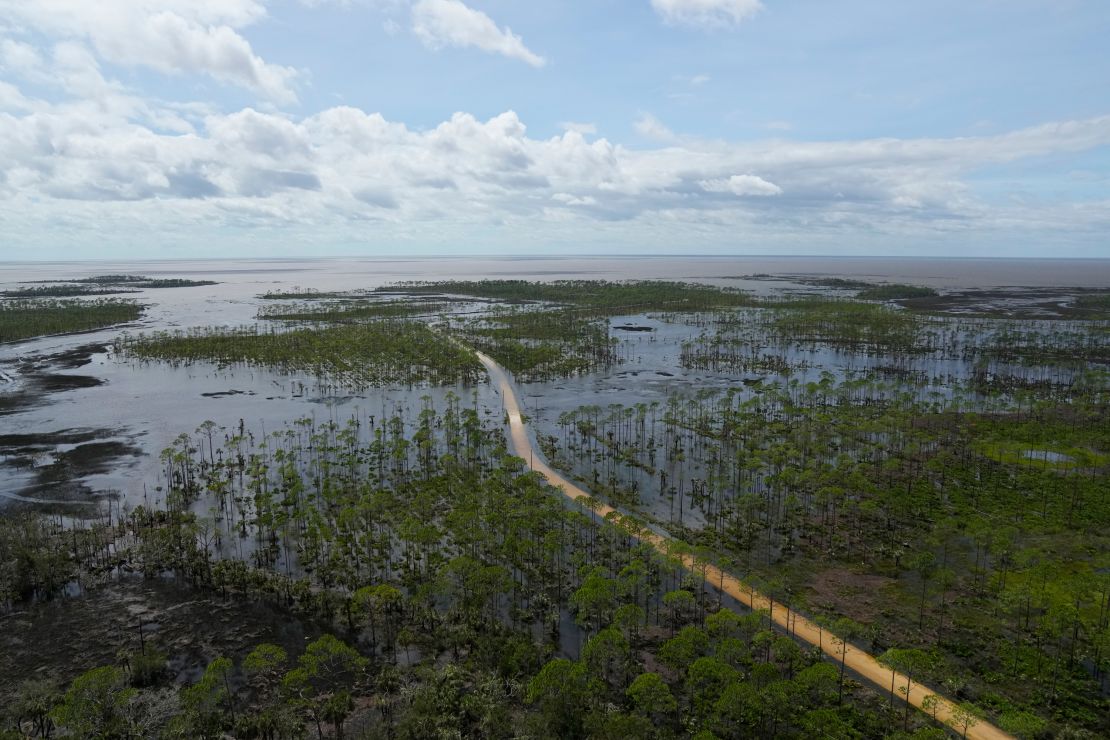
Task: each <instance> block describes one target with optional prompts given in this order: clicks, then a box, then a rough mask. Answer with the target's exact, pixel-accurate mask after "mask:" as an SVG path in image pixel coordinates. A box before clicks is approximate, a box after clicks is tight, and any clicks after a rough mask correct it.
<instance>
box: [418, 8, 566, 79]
mask: <svg viewBox="0 0 1110 740" xmlns="http://www.w3.org/2000/svg"><path fill="white" fill-rule="evenodd" d="M412 30H413V32H414V33H415V34H416V35H417V37H418V38H419V39H420V40H421V41H422V42H424V45H425V46H427V47H428V48H430V49H441V48H444V47H447V46H454V47H459V48H466V47H475V48H478V49H481V50H482V51H487V52H489V53H491V54H501V55H502V56H506V57H509V58H512V59H519V60H520V61H522V62H525V63H527V64H530V65H532V66H533V67H542V66H543V65H544V64H545V63H546V61H545V60H544V58H543V57H541V56H539V55H537V54H535V53H534V52H532V51H531V50H530V49H528V47H527V46H525V45H524V41H523V40H522V39H521V38H520V37H519V36H517V35H516V34H514V33H513V32H512V30H511V29H509V28H508V27H506V28H503V29H502V28H498V27H497V24H496V23H494V22H493V20H492V19H491V18H490V17H489V16H488V15H486V14H485V13H483V12H481V11H479V10H474V9H473V8H471V7H468V6H467V5H466V4H464V3H462V2H461V1H460V0H419V1H418V2H417V3H416V4H415V5H413V7H412Z"/></svg>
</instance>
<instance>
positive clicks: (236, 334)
mask: <svg viewBox="0 0 1110 740" xmlns="http://www.w3.org/2000/svg"><path fill="white" fill-rule="evenodd" d="M117 349H118V350H119V351H121V352H124V353H126V354H128V355H130V356H132V357H136V358H140V359H149V360H164V361H170V362H215V363H217V364H220V365H238V364H246V365H263V366H267V367H272V368H276V369H278V370H281V371H284V372H305V373H311V374H314V375H316V376H318V377H321V378H327V379H329V380H333V381H336V382H340V383H343V384H344V385H347V386H351V387H368V386H386V385H396V384H422V383H431V384H437V385H453V384H457V383H465V382H476V381H477V380H478V379H479V378H480V377H481V367H480V365H479V364H478V362H477V360H476V359H475V358H474V356H473V355H472V354H471V353H470V352H468V351H466V350H463V349H460V348H458V347H456V346H455V345H453V344H451V343H449V342H446V341H445V340H444V339H443V338H442V337H441V336H440V335H438V334H436V333H435V332H434V331H432V330H431V329H429V328H428V327H427V326H426V325H424V324H422V323H420V322H417V321H402V320H389V321H377V322H374V323H365V324H343V325H340V326H333V327H327V328H307V329H297V330H294V331H266V330H264V329H260V328H259V327H257V326H255V327H244V328H240V329H222V328H219V329H217V328H206V329H199V330H193V331H190V332H185V333H182V332H177V333H159V334H151V335H140V336H137V337H128V338H125V339H123V340H120V341H119V342H117Z"/></svg>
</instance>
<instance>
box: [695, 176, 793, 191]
mask: <svg viewBox="0 0 1110 740" xmlns="http://www.w3.org/2000/svg"><path fill="white" fill-rule="evenodd" d="M698 184H699V185H701V188H702V190H704V191H705V192H707V193H732V194H733V195H739V196H745V195H782V188H780V187H779V186H778V185H776V184H774V183H773V182H767V181H766V180H764V179H763V178H762V177H758V176H756V175H733V176H732V177H729V178H727V179H726V178H723V177H718V178H716V179H713V180H702V181H701V182H699V183H698Z"/></svg>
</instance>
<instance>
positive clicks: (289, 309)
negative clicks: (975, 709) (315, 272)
mask: <svg viewBox="0 0 1110 740" xmlns="http://www.w3.org/2000/svg"><path fill="white" fill-rule="evenodd" d="M450 307H451V304H449V303H442V302H438V301H341V302H328V303H326V304H315V303H313V304H294V305H288V304H283V305H270V306H263V307H262V309H261V310H260V311H259V312H258V318H260V319H269V320H272V321H304V322H324V323H333V324H344V323H351V322H359V321H367V320H373V319H384V318H409V317H412V316H421V315H435V314H437V313H441V312H444V311H446V310H448V309H449V308H450Z"/></svg>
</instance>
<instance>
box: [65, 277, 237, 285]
mask: <svg viewBox="0 0 1110 740" xmlns="http://www.w3.org/2000/svg"><path fill="white" fill-rule="evenodd" d="M68 282H73V283H88V284H92V285H112V286H119V285H124V286H128V287H132V288H194V287H197V286H201V285H217V283H216V282H215V281H213V280H186V279H184V278H149V277H146V276H144V275H95V276H93V277H87V278H80V279H77V280H71V281H68Z"/></svg>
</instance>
